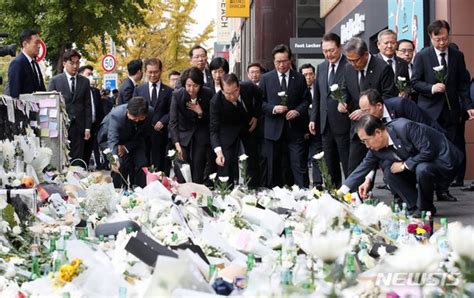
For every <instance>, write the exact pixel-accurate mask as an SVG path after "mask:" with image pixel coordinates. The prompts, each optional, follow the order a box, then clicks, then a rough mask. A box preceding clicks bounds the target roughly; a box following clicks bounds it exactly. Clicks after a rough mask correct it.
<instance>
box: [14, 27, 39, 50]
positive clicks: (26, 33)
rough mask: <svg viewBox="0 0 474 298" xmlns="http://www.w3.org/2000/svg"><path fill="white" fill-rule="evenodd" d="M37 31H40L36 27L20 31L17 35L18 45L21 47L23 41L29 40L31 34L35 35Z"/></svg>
mask: <svg viewBox="0 0 474 298" xmlns="http://www.w3.org/2000/svg"><path fill="white" fill-rule="evenodd" d="M39 33H40V32H39V30H37V29H25V30H23V31H21V33H20V37H19V40H20V47H23V42H25V41H29V40H30V39H31V37H32V36H33V35H37V34H39Z"/></svg>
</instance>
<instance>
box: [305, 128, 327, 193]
mask: <svg viewBox="0 0 474 298" xmlns="http://www.w3.org/2000/svg"><path fill="white" fill-rule="evenodd" d="M305 148H307V149H308V153H307V154H306V156H307V159H308V164H311V168H312V173H311V176H312V177H311V178H312V181H313V185H317V184H323V177H322V176H321V170H320V169H319V166H318V163H317V162H316V160H315V159H314V158H313V156H314V155H315V154H316V153H319V152H321V151H323V144H322V140H321V134H320V133H319V132H317V133H316V135H314V136H313V135H312V134H308V140H307V144H306V145H305ZM308 184H309V183H308Z"/></svg>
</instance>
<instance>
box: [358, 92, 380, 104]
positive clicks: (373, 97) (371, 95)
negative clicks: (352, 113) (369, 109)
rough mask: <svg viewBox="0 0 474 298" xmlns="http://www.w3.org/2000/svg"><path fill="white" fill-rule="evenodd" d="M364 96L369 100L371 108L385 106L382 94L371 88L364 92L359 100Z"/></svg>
mask: <svg viewBox="0 0 474 298" xmlns="http://www.w3.org/2000/svg"><path fill="white" fill-rule="evenodd" d="M364 95H365V96H367V99H368V100H369V104H370V105H371V106H375V105H376V104H378V103H381V104H383V98H382V95H381V94H380V92H379V91H377V89H373V88H370V89H367V90H364V91H362V92H361V93H360V95H359V98H362V96H364Z"/></svg>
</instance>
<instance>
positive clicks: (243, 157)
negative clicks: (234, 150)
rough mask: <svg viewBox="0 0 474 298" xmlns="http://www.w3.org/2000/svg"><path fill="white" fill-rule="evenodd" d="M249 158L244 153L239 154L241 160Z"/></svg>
mask: <svg viewBox="0 0 474 298" xmlns="http://www.w3.org/2000/svg"><path fill="white" fill-rule="evenodd" d="M247 158H249V157H248V155H247V154H245V153H244V154H242V155H241V156H239V161H246V160H247Z"/></svg>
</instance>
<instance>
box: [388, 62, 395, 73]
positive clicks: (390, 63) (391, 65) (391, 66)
mask: <svg viewBox="0 0 474 298" xmlns="http://www.w3.org/2000/svg"><path fill="white" fill-rule="evenodd" d="M387 63H388V65H389V66H390V68H391V69H392V70H393V60H392V59H388V60H387ZM394 73H395V71H394Z"/></svg>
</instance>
